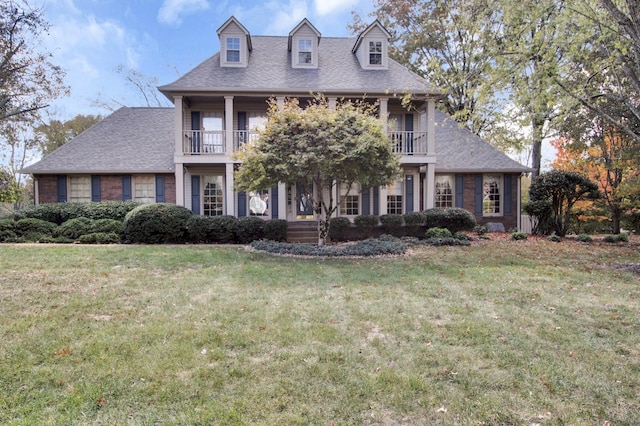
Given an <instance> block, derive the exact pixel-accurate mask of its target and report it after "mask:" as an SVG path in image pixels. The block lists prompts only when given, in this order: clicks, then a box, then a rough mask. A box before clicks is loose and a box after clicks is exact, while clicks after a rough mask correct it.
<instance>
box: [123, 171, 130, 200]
mask: <svg viewBox="0 0 640 426" xmlns="http://www.w3.org/2000/svg"><path fill="white" fill-rule="evenodd" d="M131 195H132V194H131V176H128V175H127V176H122V201H129V200H131V198H132V197H131Z"/></svg>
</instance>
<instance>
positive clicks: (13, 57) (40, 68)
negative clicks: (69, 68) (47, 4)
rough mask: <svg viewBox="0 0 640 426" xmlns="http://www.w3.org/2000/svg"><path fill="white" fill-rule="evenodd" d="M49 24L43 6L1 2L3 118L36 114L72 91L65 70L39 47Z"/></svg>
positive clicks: (11, 0) (0, 96)
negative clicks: (43, 12) (65, 77)
mask: <svg viewBox="0 0 640 426" xmlns="http://www.w3.org/2000/svg"><path fill="white" fill-rule="evenodd" d="M48 27H49V25H48V23H47V22H46V21H45V19H44V17H43V15H42V9H38V8H32V7H31V6H30V5H29V3H28V2H27V1H26V0H22V1H19V0H15V1H14V0H1V1H0V121H3V120H6V119H8V118H11V117H20V116H24V115H30V116H32V117H33V116H35V115H36V114H37V113H38V111H40V110H41V109H42V108H45V107H47V106H48V102H49V101H50V100H52V99H55V98H56V97H58V96H59V95H61V94H64V93H66V92H67V91H68V89H67V88H66V87H65V85H64V84H63V77H64V72H63V70H62V69H61V68H60V67H58V66H55V65H53V64H52V63H51V62H50V61H49V55H48V54H46V53H44V52H42V51H40V49H39V45H38V38H39V36H40V34H42V33H43V32H46V31H47V30H48Z"/></svg>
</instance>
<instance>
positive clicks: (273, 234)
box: [264, 219, 289, 241]
mask: <svg viewBox="0 0 640 426" xmlns="http://www.w3.org/2000/svg"><path fill="white" fill-rule="evenodd" d="M288 227H289V223H288V222H287V221H286V220H284V219H271V220H268V221H267V222H265V224H264V237H265V238H266V239H267V240H271V241H286V240H287V229H288Z"/></svg>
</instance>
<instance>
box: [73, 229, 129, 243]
mask: <svg viewBox="0 0 640 426" xmlns="http://www.w3.org/2000/svg"><path fill="white" fill-rule="evenodd" d="M78 241H79V242H80V243H82V244H118V243H119V242H120V235H118V234H116V233H115V232H92V233H91V234H85V235H81V236H80V238H78Z"/></svg>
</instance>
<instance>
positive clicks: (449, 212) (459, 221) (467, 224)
mask: <svg viewBox="0 0 640 426" xmlns="http://www.w3.org/2000/svg"><path fill="white" fill-rule="evenodd" d="M424 214H425V218H426V220H425V223H426V225H427V228H447V229H448V230H449V231H451V233H453V234H455V233H456V232H458V231H471V230H472V229H474V227H475V226H476V218H475V216H474V215H473V214H471V212H469V211H468V210H465V209H461V208H458V207H447V208H437V207H436V208H433V209H429V210H426V211H425V212H424Z"/></svg>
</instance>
